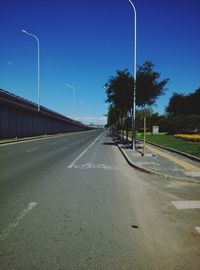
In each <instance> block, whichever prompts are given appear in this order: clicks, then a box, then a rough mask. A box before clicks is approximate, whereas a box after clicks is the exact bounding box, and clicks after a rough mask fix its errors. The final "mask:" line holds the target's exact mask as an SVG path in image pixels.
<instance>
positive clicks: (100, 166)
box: [74, 163, 119, 170]
mask: <svg viewBox="0 0 200 270" xmlns="http://www.w3.org/2000/svg"><path fill="white" fill-rule="evenodd" d="M74 168H76V169H104V170H118V169H119V168H118V167H117V166H112V165H107V164H92V163H86V164H83V165H74Z"/></svg>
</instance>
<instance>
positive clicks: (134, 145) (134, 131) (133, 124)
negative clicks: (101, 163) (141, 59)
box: [128, 0, 137, 150]
mask: <svg viewBox="0 0 200 270" xmlns="http://www.w3.org/2000/svg"><path fill="white" fill-rule="evenodd" d="M128 1H129V3H130V4H131V6H132V8H133V11H134V64H133V70H134V71H133V72H134V75H133V78H134V86H133V118H132V149H133V150H136V126H135V124H136V121H135V107H136V56H137V55H136V48H137V47H136V29H137V27H136V26H137V14H136V8H135V6H134V4H133V3H132V2H131V0H128Z"/></svg>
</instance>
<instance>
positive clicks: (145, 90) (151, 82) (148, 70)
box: [136, 61, 169, 154]
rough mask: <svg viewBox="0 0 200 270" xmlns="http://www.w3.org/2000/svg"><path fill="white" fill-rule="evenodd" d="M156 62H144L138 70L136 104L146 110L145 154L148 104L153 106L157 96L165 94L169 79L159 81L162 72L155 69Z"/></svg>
mask: <svg viewBox="0 0 200 270" xmlns="http://www.w3.org/2000/svg"><path fill="white" fill-rule="evenodd" d="M153 68H154V64H153V63H152V62H150V61H146V62H144V64H143V65H141V66H139V68H138V72H137V84H136V92H137V94H136V104H137V105H138V106H139V107H142V108H143V112H144V144H143V154H144V149H145V140H146V121H147V120H146V118H147V112H146V106H151V105H153V104H154V103H155V101H156V100H157V98H158V97H159V96H161V95H164V94H165V91H166V88H165V86H166V84H167V83H168V81H169V79H164V80H162V81H159V78H160V73H159V72H157V71H154V69H153Z"/></svg>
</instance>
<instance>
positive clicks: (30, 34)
mask: <svg viewBox="0 0 200 270" xmlns="http://www.w3.org/2000/svg"><path fill="white" fill-rule="evenodd" d="M22 32H23V33H25V34H27V35H29V36H31V37H34V38H35V39H36V40H37V45H38V46H37V47H38V59H37V60H38V61H37V62H38V74H37V75H38V76H37V77H38V83H37V85H38V87H37V88H38V111H40V42H39V39H38V37H37V36H36V35H33V34H32V33H29V32H27V31H25V30H22Z"/></svg>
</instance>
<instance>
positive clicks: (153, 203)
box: [0, 130, 200, 270]
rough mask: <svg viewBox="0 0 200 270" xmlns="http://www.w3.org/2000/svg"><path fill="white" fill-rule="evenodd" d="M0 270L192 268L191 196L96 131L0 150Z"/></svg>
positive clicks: (198, 244) (195, 208) (195, 238)
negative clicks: (132, 161)
mask: <svg viewBox="0 0 200 270" xmlns="http://www.w3.org/2000/svg"><path fill="white" fill-rule="evenodd" d="M0 269H1V270H3V269H5V270H10V269H20V270H22V269H26V270H29V269H53V270H56V269H63V270H64V269H67V270H68V269H69V270H71V269H81V270H84V269H87V270H90V269H91V270H95V269H99V270H103V269H105V270H112V269H113V270H121V269H125V270H127V269H130V270H139V269H142V270H143V269H144V270H145V269H147V270H151V269H153V270H156V269H162V270H164V269H166V270H172V269H174V270H179V269H180V270H184V269H187V270H188V269H190V270H192V269H198V270H199V269H200V187H199V185H197V184H190V183H184V182H177V181H170V180H167V179H164V178H161V177H155V176H149V175H145V174H143V173H140V172H138V171H136V170H134V169H133V168H131V167H130V166H129V165H128V164H127V163H126V161H125V160H124V158H123V156H122V154H121V153H120V151H119V149H118V148H117V146H116V145H114V144H113V142H112V139H111V137H110V136H109V134H108V133H107V132H105V131H103V130H96V131H90V132H84V133H77V134H67V135H64V136H57V137H51V138H46V139H39V140H35V141H27V142H22V143H16V144H8V145H4V146H0Z"/></svg>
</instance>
